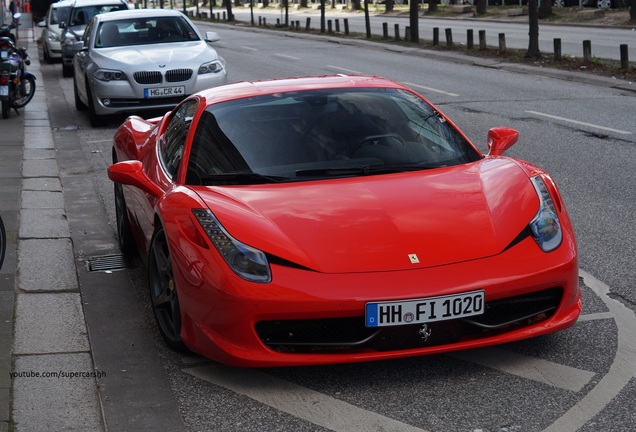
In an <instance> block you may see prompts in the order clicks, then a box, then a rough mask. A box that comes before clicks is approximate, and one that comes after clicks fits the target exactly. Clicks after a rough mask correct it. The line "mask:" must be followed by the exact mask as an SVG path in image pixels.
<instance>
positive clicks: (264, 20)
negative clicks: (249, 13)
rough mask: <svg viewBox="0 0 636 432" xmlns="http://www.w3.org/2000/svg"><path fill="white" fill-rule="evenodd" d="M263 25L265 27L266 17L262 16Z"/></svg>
mask: <svg viewBox="0 0 636 432" xmlns="http://www.w3.org/2000/svg"><path fill="white" fill-rule="evenodd" d="M263 27H267V18H265V17H263Z"/></svg>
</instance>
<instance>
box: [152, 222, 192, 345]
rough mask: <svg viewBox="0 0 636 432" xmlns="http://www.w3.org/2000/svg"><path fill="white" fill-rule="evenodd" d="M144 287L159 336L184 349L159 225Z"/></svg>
mask: <svg viewBox="0 0 636 432" xmlns="http://www.w3.org/2000/svg"><path fill="white" fill-rule="evenodd" d="M148 286H149V288H150V302H151V306H152V311H153V313H154V315H155V320H156V321H157V326H158V327H159V332H160V333H161V336H162V337H163V339H164V340H165V341H166V344H167V345H168V346H169V347H170V348H171V349H173V350H175V351H180V352H184V351H187V348H186V347H185V345H184V343H183V341H182V340H181V311H180V309H179V297H178V294H177V286H176V283H175V280H174V274H173V272H172V261H171V260H170V251H169V249H168V239H167V237H166V233H165V231H164V230H163V227H161V226H160V225H159V227H158V228H157V230H156V231H155V233H154V235H153V236H152V242H151V246H150V254H149V256H148Z"/></svg>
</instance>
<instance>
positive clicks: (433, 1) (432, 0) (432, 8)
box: [426, 0, 437, 12]
mask: <svg viewBox="0 0 636 432" xmlns="http://www.w3.org/2000/svg"><path fill="white" fill-rule="evenodd" d="M426 2H427V3H428V11H429V12H437V0H426Z"/></svg>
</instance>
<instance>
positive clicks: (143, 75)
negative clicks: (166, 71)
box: [133, 71, 162, 84]
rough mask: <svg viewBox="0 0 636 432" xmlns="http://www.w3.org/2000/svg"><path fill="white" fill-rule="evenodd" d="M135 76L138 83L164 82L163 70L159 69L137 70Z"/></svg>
mask: <svg viewBox="0 0 636 432" xmlns="http://www.w3.org/2000/svg"><path fill="white" fill-rule="evenodd" d="M133 78H134V79H135V82H137V83H138V84H161V82H162V77H161V72H158V71H144V72H135V73H134V74H133Z"/></svg>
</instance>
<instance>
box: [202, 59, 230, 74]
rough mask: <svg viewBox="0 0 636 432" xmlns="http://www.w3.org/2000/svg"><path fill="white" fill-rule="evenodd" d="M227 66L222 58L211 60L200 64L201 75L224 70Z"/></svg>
mask: <svg viewBox="0 0 636 432" xmlns="http://www.w3.org/2000/svg"><path fill="white" fill-rule="evenodd" d="M224 67H225V66H224V65H223V62H222V61H221V60H214V61H211V62H207V63H203V64H202V65H201V66H199V75H203V74H208V73H218V72H221V71H222V70H223V68H224Z"/></svg>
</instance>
